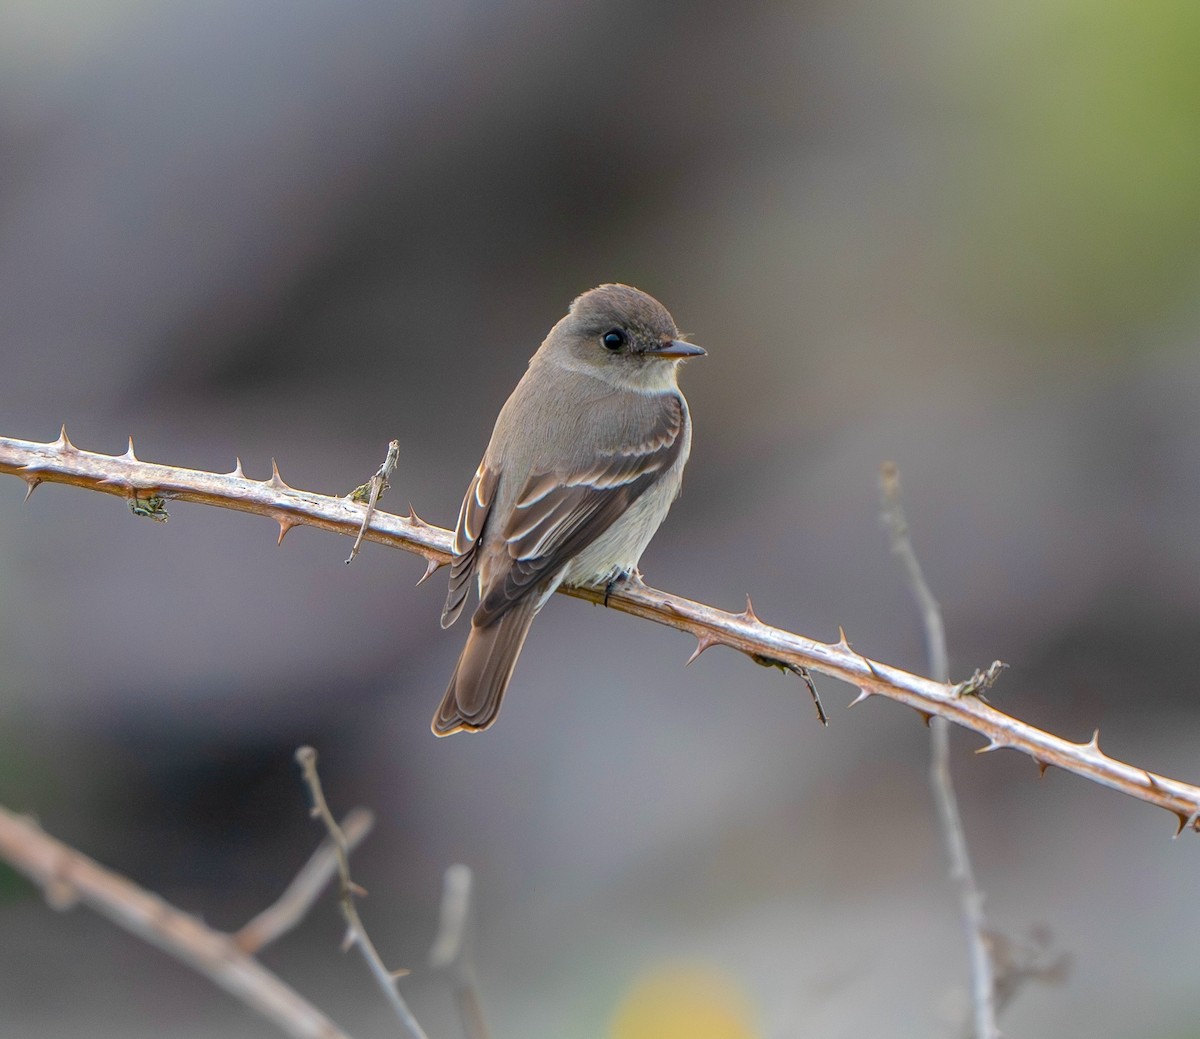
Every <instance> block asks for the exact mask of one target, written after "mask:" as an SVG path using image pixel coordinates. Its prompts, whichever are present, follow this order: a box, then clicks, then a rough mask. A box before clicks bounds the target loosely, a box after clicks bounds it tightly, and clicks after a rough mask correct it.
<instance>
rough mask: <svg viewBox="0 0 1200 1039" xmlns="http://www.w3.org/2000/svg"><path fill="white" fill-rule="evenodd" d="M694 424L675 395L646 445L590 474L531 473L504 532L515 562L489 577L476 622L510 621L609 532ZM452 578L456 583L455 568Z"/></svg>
mask: <svg viewBox="0 0 1200 1039" xmlns="http://www.w3.org/2000/svg"><path fill="white" fill-rule="evenodd" d="M686 421H687V420H686V412H685V411H684V405H683V402H682V400H680V399H679V397H677V396H675V395H674V394H672V395H671V396H670V397H668V398H667V399H666V400H665V401H664V403H663V407H662V408H661V409H660V411H659V414H658V416H657V417H656V421H655V423H654V425H653V426H652V427H651V429H650V431H649V432H648V434H647V435H646V436H644V437H643V438H642V440H641V442H640V443H639V444H636V445H633V446H624V447H620V448H616V449H614V450H611V451H608V452H605V453H604V454H603V455H602V456H601V457H600V458H599V459H598V460H597V461H596V463H595V464H594V465H592V466H589V467H588V468H587V469H585V470H582V471H578V472H574V473H553V472H541V473H534V474H533V475H532V476H530V478H529V479H528V480H527V481H526V483H525V485H524V487H523V488H522V489H521V493H520V495H519V496H518V499H517V502H516V505H515V506H514V508H513V510H512V514H511V516H510V517H509V519H508V522H507V523H506V524H505V526H504V529H503V530H502V531H500V532H499V533H500V536H502V537H503V538H504V541H505V543H506V545H507V548H508V556H509V559H510V563H509V565H508V566H507V567H504V568H501V569H498V570H497V571H496V572H494V573H492V574H489V580H488V586H487V587H486V588H484V589H483V597H482V601H481V602H480V604H479V608H478V609H477V610H476V612H475V615H474V617H473V618H472V623H473V624H475V625H480V626H482V625H486V624H491V623H492V622H493V621H495V620H496V619H498V618H499V617H501V616H503V615H504V614H505V613H507V612H508V610H510V609H511V608H512V606H513V605H514V603H516V602H518V601H520V600H521V599H522V598H523V597H524V596H525V595H528V594H530V593H531V592H532V591H533V589H535V588H537V587H538V586H540V585H542V584H543V583H544V582H546V581H548V580H550V579H552V578H553V577H554V576H555V575H556V574H558V573H559V572H560V571H561V570H562V569H563V568H564V567H565V566H566V565H567V564H568V563H569V562H570V561H571V559H572V558H574V557H575V556H576V555H578V554H579V553H580V552H582V551H583V550H584V549H585V548H587V546H588V545H590V544H591V543H592V542H594V541H595V540H596V539H597V538H598V537H600V536H601V535H602V534H603V533H604V532H605V531H606V530H608V528H609V527H611V526H612V525H613V524H614V523H615V522H616V521H617V520H618V519H619V518H620V517H621V516H622V515H623V514H624V513H625V511H626V510H627V509H628V508H629V507H630V506H631V505H632V504H633V503H634V502H635V501H636V500H637V499H638V498H639V497H641V496H642V495H643V494H644V493H645V492H646V491H647V490H649V489H650V488H651V487H652V486H653V485H654V484H655V483H656V482H657V481H658V480H659V479H660V478H661V477H662V475H663V474H664V473H665V472H667V471H668V470H669V469H670V468H671V466H673V465H674V464H675V462H676V460H677V459H678V457H679V453H680V451H681V450H682V448H683V443H684V440H685V438H684V436H683V435H682V434H683V432H684V427H685V423H686ZM450 579H451V583H452V585H453V582H454V573H453V571H452V572H451V578H450ZM463 594H464V595H465V591H464V592H463ZM458 608H459V609H461V603H459V606H458Z"/></svg>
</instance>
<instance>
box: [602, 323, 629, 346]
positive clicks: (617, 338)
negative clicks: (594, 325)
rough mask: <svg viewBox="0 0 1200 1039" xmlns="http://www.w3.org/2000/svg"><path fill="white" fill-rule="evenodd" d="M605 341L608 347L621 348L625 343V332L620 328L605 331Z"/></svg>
mask: <svg viewBox="0 0 1200 1039" xmlns="http://www.w3.org/2000/svg"><path fill="white" fill-rule="evenodd" d="M603 343H604V346H605V348H606V349H609V350H620V349H621V347H623V346H624V345H625V333H624V332H622V331H621V330H620V329H619V328H614V329H612V331H610V332H605V333H604V339H603Z"/></svg>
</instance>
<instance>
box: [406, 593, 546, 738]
mask: <svg viewBox="0 0 1200 1039" xmlns="http://www.w3.org/2000/svg"><path fill="white" fill-rule="evenodd" d="M536 613H537V604H536V602H535V601H534V597H533V596H526V597H525V599H524V600H523V601H521V602H519V603H517V604H515V605H514V606H513V607H512V608H511V609H509V610H508V611H507V612H506V613H504V614H503V615H502V616H501V617H500V618H499V619H498V620H496V621H495V622H493V623H492V624H489V625H487V626H486V627H476V626H475V625H474V624H472V625H471V632H470V634H469V635H468V636H467V644H466V645H465V646H464V647H463V651H462V655H461V656H460V657H459V658H458V664H457V666H456V667H455V668H454V675H453V676H452V677H451V679H450V685H449V688H447V689H446V695H445V696H444V697H442V703H441V706H440V707H438V709H437V713H436V714H435V715H434V716H433V723H432V725H431V726H430V727H431V728H432V729H433V734H434V735H435V736H449V735H450V734H451V733H453V732H463V731H470V732H479V731H480V730H482V729H486V728H487V727H488V726H489V725H491V724H492V722H494V721H495V720H496V714H497V713H498V712H499V710H500V700H501V698H502V697H503V696H504V690H505V689H507V688H508V681H509V679H510V678H512V673H513V668H514V667H516V665H517V657H518V656H520V654H521V647H522V646H524V645H525V636H526V635H528V634H529V625H530V624H532V623H533V617H534V614H536Z"/></svg>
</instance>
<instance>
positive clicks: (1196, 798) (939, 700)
mask: <svg viewBox="0 0 1200 1039" xmlns="http://www.w3.org/2000/svg"><path fill="white" fill-rule="evenodd" d="M0 473H11V474H13V475H15V476H18V477H20V478H21V479H23V480H24V481H25V482H26V484H27V485H28V486H29V488H30V491H31V492H32V490H33V489H34V488H36V487H37V486H38V485H40V484H42V483H66V484H72V485H74V486H77V487H86V488H88V489H90V490H94V491H102V492H104V493H106V494H114V495H118V496H120V497H122V498H125V499H126V500H130V499H135V498H140V499H141V500H146V499H148V498H149V497H150V496H152V495H156V496H158V497H161V498H163V499H164V500H169V499H175V500H180V501H196V502H202V503H204V504H207V505H217V506H220V507H222V508H229V509H238V510H241V511H243V512H252V513H256V514H258V515H262V516H268V517H270V518H271V519H273V520H274V521H275V522H277V523H278V524H279V537H280V540H282V539H283V536H284V535H285V534H286V533H287V532H288V530H290V529H291V528H292V527H294V526H297V525H300V524H303V525H306V526H312V527H317V528H319V529H322V530H327V531H332V532H334V533H338V534H347V535H350V536H354V535H355V534H357V532H358V530H359V527H360V526H361V524H362V520H363V513H362V507H361V506H359V505H356V504H355V503H353V502H351V501H349V500H347V499H345V498H331V497H328V496H326V495H321V494H315V493H313V492H309V491H298V490H295V489H294V488H291V487H288V486H287V484H285V483H284V482H283V480H282V479H281V478H280V476H279V471H278V468H277V467H273V470H272V474H271V477H270V479H268V480H250V479H248V478H247V477H246V475H245V474H244V473H243V471H242V467H241V463H240V462H239V463H238V465H237V466H236V467H235V468H234V470H233V472H231V473H227V474H224V475H220V474H216V473H207V472H200V471H197V470H194V469H180V468H175V467H172V466H166V465H156V464H153V463H150V462H143V461H141V460H140V459H138V458H137V457H136V456H135V455H134V452H133V444H132V441H131V442H130V446H129V449H128V450H127V451H126V452H125V453H124V454H123V455H114V456H110V455H101V454H94V453H92V452H90V451H82V450H80V449H79V448H77V447H75V445H74V444H72V443H70V441H69V440H68V439H67V436H66V431H65V430H64V431H63V432H62V434H60V436H59V438H58V439H57V440H55V441H51V442H50V443H47V444H39V443H32V442H29V441H24V440H13V439H10V438H4V437H0ZM364 537H365V539H366V540H369V541H378V542H381V543H383V544H387V545H391V546H392V547H394V548H402V549H404V550H405V551H408V552H414V553H416V554H417V555H420V556H422V557H424V558H425V560H426V563H427V565H426V569H425V574H424V577H423V578H422V580H424V578H425V577H428V576H429V575H430V574H432V573H433V572H434V571H435V570H437V568H438V567H439V566H442V565H444V564H445V563H446V562H448V561H449V559H450V555H451V541H452V538H453V534H452V532H451V531H449V530H444V529H442V528H441V527H435V526H431V525H430V524H428V523H426V522H425V521H424V520H422V519H420V518H419V517H418V516H417V515H416V513H414V512H412V511H411V510H410V513H409V515H408V517H406V518H404V517H400V516H394V515H391V514H389V513H386V512H377V513H376V514H375V517H374V519H373V520H372V522H371V525H370V528H369V529H368V530H367V532H366V534H365V535H364ZM560 591H562V592H564V593H565V594H567V595H573V596H576V597H578V598H581V599H586V600H588V601H589V602H593V603H600V602H603V601H604V600H605V598H606V597H607V600H608V605H609V606H611V607H612V608H613V609H616V610H620V611H621V612H623V613H628V614H632V615H633V616H635V617H642V618H644V619H647V620H652V621H655V622H657V623H659V624H665V625H667V626H669V627H672V628H677V629H679V630H680V631H686V632H688V633H690V634H691V635H693V636H694V637H695V638H696V639H697V641H698V646H697V650H698V651H700V652H703V651H704V650H706V649H708V648H709V647H711V646H715V645H725V646H730V647H732V648H733V649H736V650H738V651H739V652H742V653H745V654H746V655H747V656H749V657H751V658H752V659H753V658H756V657H762V658H766V659H769V660H773V661H778V662H780V663H781V664H784V665H788V666H793V667H796V668H805V669H807V670H808V671H813V672H818V673H820V674H823V675H828V676H829V677H831V678H837V679H840V680H841V681H843V682H848V683H850V684H851V685H853V686H856V687H857V688H858V689H859V696H858V698H857V699H856V700H855V701H854V702H855V703H858V702H860V701H861V700H864V699H866V698H868V697H871V696H875V695H882V696H886V697H888V698H889V699H892V700H896V701H898V702H900V703H903V704H907V705H908V706H909V707H912V708H914V709H915V710H916V711H918V712H919V713H920V714H921V715H922V716H925V715H936V716H938V717H942V718H945V719H947V720H948V721H951V722H954V723H955V724H956V725H961V726H963V727H964V728H967V729H971V730H973V731H975V732H978V733H979V734H980V735H982V736H983V737H984V738H985V739H986V740H987V741H988V742H987V745H986V746H985V747H983V748H981V751H989V750H998V749H1000V748H1002V747H1008V748H1011V749H1013V750H1018V751H1020V752H1021V753H1023V754H1027V755H1029V757H1031V758H1033V759H1034V761H1035V762H1036V763H1037V764H1038V766H1039V768H1041V769H1043V770H1044V769H1046V768H1047V767H1049V766H1051V765H1055V766H1057V767H1058V768H1061V769H1064V770H1066V771H1068V772H1073V773H1075V774H1076V775H1078V776H1082V777H1084V778H1085V779H1090V780H1091V781H1092V782H1095V783H1100V784H1102V785H1104V786H1108V787H1111V788H1113V789H1114V790H1119V791H1121V792H1122V793H1124V794H1128V795H1129V796H1130V797H1136V798H1139V799H1140V800H1143V801H1147V802H1149V803H1150V804H1155V805H1158V806H1159V807H1160V808H1164V809H1166V810H1167V811H1169V812H1171V813H1172V814H1173V815H1174V816H1175V817H1176V818H1177V820H1178V823H1179V826H1178V830H1177V831H1176V832H1177V833H1178V832H1182V831H1183V830H1184V829H1185V828H1188V829H1192V830H1200V787H1196V786H1193V785H1192V784H1190V783H1184V782H1181V781H1179V780H1176V779H1170V778H1168V777H1166V776H1160V775H1157V774H1154V773H1151V772H1149V771H1147V770H1145V769H1142V768H1137V767H1135V766H1133V765H1129V764H1126V763H1124V762H1122V761H1118V760H1116V759H1115V758H1112V757H1109V756H1108V755H1107V754H1105V753H1104V752H1103V751H1102V750H1101V749H1100V745H1099V733H1095V734H1093V736H1092V738H1091V739H1090V740H1087V741H1084V742H1079V743H1075V742H1072V741H1070V740H1066V739H1062V738H1061V737H1058V736H1054V735H1051V734H1050V733H1048V732H1044V731H1043V730H1041V729H1038V728H1036V727H1034V726H1032V725H1028V724H1026V723H1025V722H1022V721H1020V720H1018V719H1016V718H1013V717H1011V716H1010V715H1007V714H1004V713H1003V712H1001V711H998V710H996V709H995V708H994V707H992V706H991V705H989V704H987V703H984V702H983V700H982V699H981V698H980V697H979V696H975V695H966V694H968V693H971V692H975V691H976V688H975V687H971V688H965V687H962V686H954V685H948V684H947V683H945V682H936V681H933V680H932V679H929V678H922V677H920V676H919V675H914V674H910V673H909V672H907V671H903V670H901V669H900V668H895V667H890V666H889V665H887V664H882V663H878V662H876V661H873V660H869V659H868V658H867V657H864V656H863V655H862V654H861V653H859V652H857V651H856V650H855V649H854V648H853V647H852V646H851V645H850V642H849V640H848V639H847V638H846V635H845V633H844V632H841V633H840V635H841V637H840V638H839V639H838V641H837V642H834V643H824V642H818V641H816V640H814V639H810V638H805V637H804V636H802V635H796V634H793V633H792V632H789V631H784V630H782V629H780V628H774V627H771V626H770V625H768V624H764V623H763V622H762V621H761V620H759V619H758V617H757V616H756V615H755V614H754V610H753V609H752V607H751V606H750V603H749V601H747V604H746V609H745V610H743V611H742V612H741V613H727V612H725V611H723V610H718V609H715V608H713V607H711V606H706V605H704V604H703V603H698V602H693V601H692V600H690V599H685V598H682V597H681V596H677V595H672V594H670V593H668V592H663V591H659V590H658V589H656V588H651V587H649V586H646V585H640V584H636V583H628V584H624V585H618V586H617V587H616V588H615V589H613V590H612V591H611V593H607V592H606V591H605V590H604V589H599V590H597V589H591V588H566V587H563V588H560ZM693 658H694V655H693ZM994 667H996V665H993V668H994ZM989 670H991V669H989Z"/></svg>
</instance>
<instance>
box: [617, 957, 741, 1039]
mask: <svg viewBox="0 0 1200 1039" xmlns="http://www.w3.org/2000/svg"><path fill="white" fill-rule="evenodd" d="M752 1017H753V1014H752V1013H751V1009H750V1001H749V1000H748V999H747V997H746V995H745V993H744V992H743V991H742V990H741V989H740V988H739V987H738V986H737V985H736V984H735V983H734V982H733V981H732V980H731V979H730V978H728V977H727V976H726V975H724V974H721V973H720V972H718V971H716V970H713V969H710V968H707V967H702V966H699V965H689V964H673V965H669V966H665V967H662V966H660V967H656V968H654V969H652V970H650V971H647V972H646V973H644V974H643V975H642V976H641V977H640V978H638V979H637V980H635V981H634V983H633V986H632V987H631V988H630V990H629V992H628V993H627V995H626V996H625V999H624V1000H623V1001H622V1002H621V1005H620V1006H619V1007H618V1008H617V1012H616V1015H615V1016H614V1018H613V1024H612V1030H611V1032H610V1033H609V1035H610V1039H758V1037H759V1033H758V1031H757V1030H756V1029H754V1028H753V1027H752V1026H751V1024H750V1022H751V1019H752Z"/></svg>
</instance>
